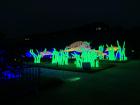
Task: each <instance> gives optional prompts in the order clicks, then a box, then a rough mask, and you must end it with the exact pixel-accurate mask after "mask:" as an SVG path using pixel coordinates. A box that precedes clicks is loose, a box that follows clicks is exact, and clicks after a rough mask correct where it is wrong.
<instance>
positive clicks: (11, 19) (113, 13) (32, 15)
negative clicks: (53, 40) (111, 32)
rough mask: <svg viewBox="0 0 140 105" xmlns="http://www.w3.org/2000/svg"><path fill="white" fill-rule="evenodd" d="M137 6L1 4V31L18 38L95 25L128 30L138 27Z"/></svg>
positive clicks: (17, 0)
mask: <svg viewBox="0 0 140 105" xmlns="http://www.w3.org/2000/svg"><path fill="white" fill-rule="evenodd" d="M137 1H138V0H137ZM139 4H140V1H138V2H135V1H134V0H133V1H131V2H130V0H96V1H95V0H84V1H83V0H73V1H72V0H71V1H67V0H61V1H60V0H32V1H31V0H1V1H0V31H1V32H5V33H7V34H9V35H8V37H12V36H14V37H17V36H19V37H20V36H22V35H23V34H30V33H33V32H34V33H35V32H53V31H57V30H63V29H67V28H71V27H75V26H80V25H83V24H87V23H91V22H96V21H103V22H106V23H108V24H111V25H121V26H123V27H125V28H131V27H133V26H139V24H140V12H139V10H140V6H139ZM15 34H16V35H15Z"/></svg>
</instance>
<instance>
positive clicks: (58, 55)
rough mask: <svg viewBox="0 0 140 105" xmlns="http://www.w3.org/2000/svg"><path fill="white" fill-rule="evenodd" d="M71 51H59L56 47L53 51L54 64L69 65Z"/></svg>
mask: <svg viewBox="0 0 140 105" xmlns="http://www.w3.org/2000/svg"><path fill="white" fill-rule="evenodd" d="M68 59H69V53H68V52H64V51H63V50H60V51H59V52H58V51H56V49H54V51H53V53H52V64H58V65H68Z"/></svg>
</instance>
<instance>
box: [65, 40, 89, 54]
mask: <svg viewBox="0 0 140 105" xmlns="http://www.w3.org/2000/svg"><path fill="white" fill-rule="evenodd" d="M66 48H67V49H66V50H64V51H65V52H71V51H77V52H82V48H85V49H87V50H90V49H91V47H90V43H89V42H87V41H84V42H83V41H76V42H74V43H72V44H71V45H69V46H67V47H66Z"/></svg>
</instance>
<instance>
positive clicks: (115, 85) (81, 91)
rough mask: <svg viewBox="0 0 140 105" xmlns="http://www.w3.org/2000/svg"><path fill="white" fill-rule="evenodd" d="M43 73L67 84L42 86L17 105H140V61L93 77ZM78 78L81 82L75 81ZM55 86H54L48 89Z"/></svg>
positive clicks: (76, 73)
mask: <svg viewBox="0 0 140 105" xmlns="http://www.w3.org/2000/svg"><path fill="white" fill-rule="evenodd" d="M41 71H42V74H41V76H42V77H43V78H44V77H47V78H49V77H55V78H59V79H61V80H63V81H64V83H63V84H61V83H60V84H58V85H56V86H55V85H54V84H55V82H54V84H51V83H48V82H46V83H45V82H42V83H43V84H41V85H40V88H39V91H36V93H33V94H32V95H27V96H25V97H24V98H22V99H17V100H16V99H15V102H14V104H15V105H16V104H17V105H25V104H27V103H29V104H31V105H140V82H139V81H140V76H139V75H140V60H132V61H129V62H127V63H123V64H118V65H117V66H115V67H114V68H110V69H106V70H103V71H100V72H96V73H91V74H89V73H78V72H69V71H59V70H50V69H41ZM77 77H78V78H80V79H77V80H76V79H74V78H77ZM51 85H54V86H53V87H52V88H48V87H51ZM8 100H10V98H8V99H7V101H8ZM16 101H17V102H16ZM11 104H13V103H12V102H11V103H10V105H11ZM1 105H3V104H1Z"/></svg>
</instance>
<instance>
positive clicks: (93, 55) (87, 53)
mask: <svg viewBox="0 0 140 105" xmlns="http://www.w3.org/2000/svg"><path fill="white" fill-rule="evenodd" d="M73 56H74V57H75V58H76V61H75V64H76V67H77V68H82V63H84V62H89V63H90V65H91V67H92V68H93V67H99V61H98V60H97V57H98V55H97V52H96V51H95V49H93V50H85V49H84V48H83V49H82V54H81V56H80V55H77V54H73Z"/></svg>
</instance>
